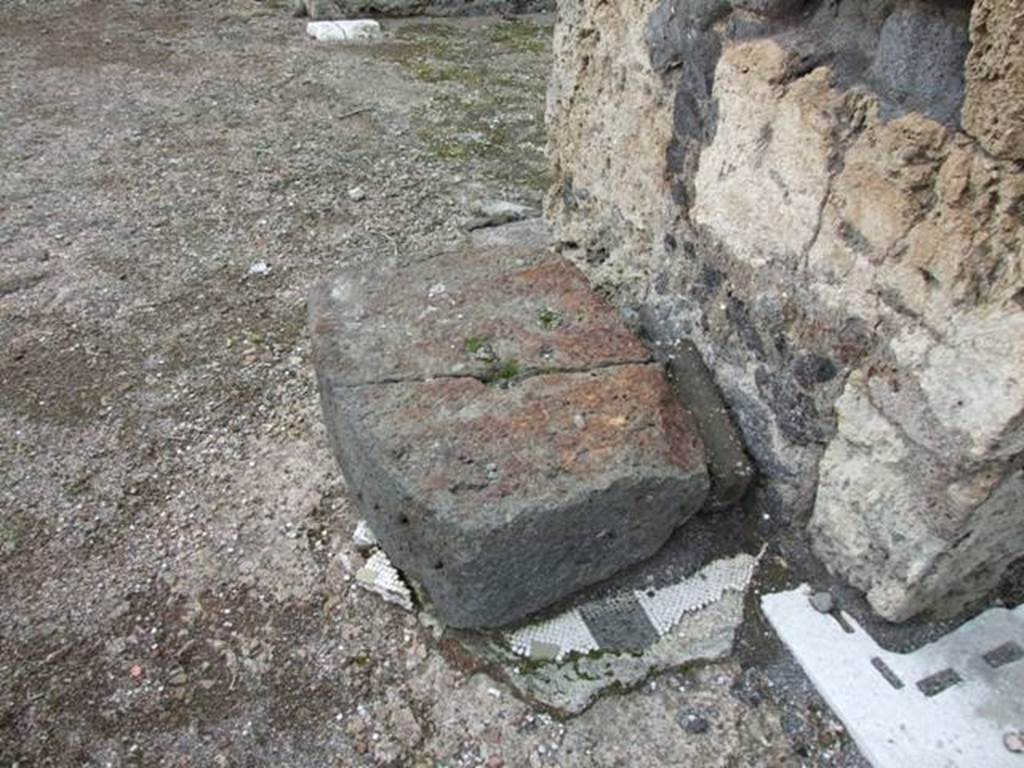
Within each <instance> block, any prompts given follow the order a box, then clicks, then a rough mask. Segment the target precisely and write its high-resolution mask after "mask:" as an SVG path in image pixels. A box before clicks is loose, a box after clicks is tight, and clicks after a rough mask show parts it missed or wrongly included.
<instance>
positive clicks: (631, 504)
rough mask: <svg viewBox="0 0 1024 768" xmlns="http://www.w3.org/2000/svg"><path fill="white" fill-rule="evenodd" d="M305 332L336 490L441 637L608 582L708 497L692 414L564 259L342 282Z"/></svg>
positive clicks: (356, 276) (446, 264) (319, 296)
mask: <svg viewBox="0 0 1024 768" xmlns="http://www.w3.org/2000/svg"><path fill="white" fill-rule="evenodd" d="M311 318H312V329H313V342H314V355H315V359H316V364H317V372H318V377H319V381H320V390H321V401H322V405H323V411H324V418H325V421H326V424H327V428H328V432H329V435H330V438H331V443H332V446H333V448H334V451H335V453H336V455H337V457H338V460H339V463H340V464H341V467H342V469H343V471H344V473H345V477H346V479H347V481H348V484H349V488H350V490H351V492H352V494H353V496H354V497H355V500H356V502H357V504H358V505H359V506H360V508H361V511H362V513H363V514H364V515H365V516H366V518H367V519H368V520H369V521H370V524H371V525H372V527H373V530H374V532H375V533H376V534H377V536H378V537H379V538H380V541H381V543H382V545H383V547H384V549H385V551H386V552H387V553H388V555H389V556H390V557H391V559H392V560H393V562H394V563H395V565H396V566H397V567H399V568H400V569H402V570H403V571H404V572H405V573H406V574H407V575H409V576H411V577H412V578H414V579H416V580H417V581H419V582H420V583H421V584H422V585H423V587H424V588H425V590H426V592H427V593H428V595H429V597H430V599H431V601H432V602H433V603H434V605H435V607H436V608H437V610H438V611H439V613H440V614H441V616H442V617H443V618H444V619H445V620H446V621H447V622H448V623H449V624H451V625H453V626H459V627H480V626H500V625H502V624H506V623H509V622H512V621H514V620H516V619H519V618H522V617H523V616H525V615H527V614H529V613H531V612H533V611H536V610H539V609H541V608H543V607H545V606H547V605H549V604H551V603H552V602H554V601H556V600H558V599H559V598H561V597H564V596H566V595H568V594H570V593H572V592H574V591H575V590H577V589H579V588H581V587H583V586H585V585H587V584H591V583H593V582H596V581H599V580H601V579H604V578H606V577H608V576H610V575H612V574H613V573H615V572H616V571H618V570H620V569H622V568H623V567H625V566H627V565H630V564H632V563H634V562H637V561H639V560H642V559H644V558H646V557H648V556H650V555H652V554H653V553H654V552H655V551H657V549H659V548H660V547H661V545H662V544H663V543H664V541H665V540H666V539H667V538H668V536H669V535H670V534H671V533H672V531H673V530H674V529H675V528H676V527H677V526H679V525H680V524H681V523H683V522H684V521H685V520H686V519H687V518H688V517H689V516H690V515H692V514H693V513H694V512H696V511H697V510H698V509H700V508H701V506H702V505H703V503H704V500H705V497H706V495H707V491H708V485H709V481H708V476H707V472H706V469H705V458H704V451H703V447H702V445H701V441H700V439H699V437H698V432H697V429H696V426H695V425H694V423H693V420H692V418H691V417H690V415H689V414H688V413H687V412H686V411H685V410H684V409H683V408H682V407H681V406H680V404H679V401H678V399H677V398H676V397H675V395H674V393H673V392H672V390H671V388H670V387H669V385H668V383H667V381H666V379H665V375H664V370H663V368H662V367H661V366H660V365H658V364H657V363H654V362H652V361H651V357H650V354H649V352H648V351H647V349H646V348H645V347H644V345H643V344H642V343H641V342H640V341H639V340H638V339H637V338H636V337H635V336H633V335H632V334H631V333H630V332H629V331H628V330H627V329H626V328H625V326H624V325H623V322H622V320H621V318H620V317H619V315H618V314H617V313H616V312H615V311H614V310H613V309H612V308H611V307H610V306H609V305H608V304H607V303H606V302H605V301H604V300H603V299H601V298H600V297H599V296H598V295H597V294H595V293H594V292H592V291H591V290H590V288H589V287H588V286H587V284H586V281H585V280H584V279H583V277H582V275H581V274H580V273H579V272H578V271H577V270H576V269H575V268H574V267H572V266H570V265H569V264H568V263H566V262H562V261H560V260H558V259H556V258H554V257H551V256H545V255H543V254H529V253H526V252H523V251H521V250H517V251H509V250H497V251H479V252H474V253H469V254H453V255H446V256H442V257H437V258H434V259H430V260H427V261H424V262H421V263H419V264H414V265H411V266H408V267H405V268H404V270H403V271H400V272H398V271H396V272H390V273H389V272H382V271H381V270H379V269H377V268H375V267H369V268H365V269H357V270H353V271H349V272H346V273H343V274H341V275H339V276H337V277H336V278H334V279H332V280H330V281H328V282H326V283H324V284H323V285H322V286H321V287H319V288H318V289H317V290H316V291H315V292H314V295H313V298H312V303H311ZM484 349H486V350H487V352H488V354H486V355H481V354H480V352H481V351H482V350H484Z"/></svg>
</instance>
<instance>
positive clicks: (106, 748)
mask: <svg viewBox="0 0 1024 768" xmlns="http://www.w3.org/2000/svg"><path fill="white" fill-rule="evenodd" d="M548 23H549V20H530V21H524V22H521V23H517V24H512V23H509V22H506V21H501V20H499V19H483V20H478V21H476V22H472V23H466V22H463V23H458V24H452V25H429V26H426V25H423V24H421V23H411V24H405V25H400V26H398V27H393V28H392V30H391V32H390V37H389V39H388V40H387V41H386V42H384V43H382V44H380V45H376V46H372V47H344V48H343V47H336V46H319V45H317V44H314V43H312V42H311V41H309V40H307V39H306V38H305V37H304V34H303V23H302V22H301V21H299V20H295V19H292V18H290V17H289V16H288V15H287V14H286V13H282V12H280V10H278V9H274V8H271V7H267V6H264V5H261V4H259V3H257V2H255V0H230V1H228V2H218V3H212V2H196V1H194V0H180V1H177V2H171V1H170V0H166V1H161V0H154V1H152V2H149V1H147V2H141V1H139V2H127V1H123V0H109V1H108V0H83V1H81V2H67V1H66V0H50V1H48V2H18V1H16V0H15V1H12V0H0V165H2V171H0V766H4V768H6V767H7V766H15V765H17V766H35V765H39V766H49V765H53V766H93V765H95V766H100V765H103V766H158V765H159V766H179V765H181V766H186V765H188V766H206V765H213V766H257V765H267V766H362V765H400V766H405V765H408V766H462V765H489V766H500V765H505V766H527V765H529V766H537V765H564V766H576V765H578V766H591V765H594V766H641V765H642V766H670V765H672V766H754V765H764V766H775V765H801V764H803V765H812V764H819V763H821V762H822V761H826V757H822V755H823V754H824V755H826V756H827V755H828V754H829V749H828V738H829V737H828V734H829V733H830V732H831V731H830V730H829V729H830V728H832V727H833V726H832V725H831V724H830V722H829V721H828V720H827V718H823V720H822V723H823V725H822V726H821V728H819V729H818V730H816V731H815V733H816V738H817V739H818V743H817V744H815V745H812V749H811V751H810V752H808V745H807V744H806V743H802V742H801V740H800V739H799V738H795V737H793V736H792V735H790V734H789V733H788V732H787V730H786V729H784V728H783V724H784V723H783V722H782V721H783V720H784V717H783V716H782V711H781V710H780V709H779V708H778V707H777V705H776V704H775V703H774V701H773V700H772V699H771V697H770V696H762V695H759V694H758V693H757V691H755V690H752V687H751V685H749V684H748V683H749V680H750V678H749V675H744V673H743V671H742V670H741V668H740V666H739V665H738V664H737V663H735V662H727V663H723V664H718V665H711V666H706V667H703V668H701V669H697V670H689V671H681V672H679V673H678V674H672V675H667V676H662V677H660V678H658V679H657V680H655V681H653V682H652V683H649V684H648V685H647V686H646V687H645V688H644V689H643V690H641V691H635V692H632V693H630V694H627V695H618V696H610V697H608V698H605V699H603V700H602V701H601V702H599V703H598V704H597V705H596V706H595V707H594V708H592V709H591V710H590V711H589V712H587V713H586V714H585V715H583V716H582V717H580V718H577V719H575V720H572V721H567V722H560V721H558V720H556V719H554V718H552V717H550V716H548V715H546V714H544V713H543V712H542V711H540V710H538V709H536V708H534V707H532V706H530V705H529V704H527V703H524V702H522V701H520V700H518V699H516V698H515V697H514V696H513V695H512V694H511V692H510V691H509V690H508V689H506V688H505V687H503V686H501V685H500V684H498V683H496V682H494V681H493V680H491V679H490V678H488V677H487V676H485V675H484V674H482V673H480V672H475V671H474V670H473V669H472V668H468V667H466V666H465V664H464V663H457V662H456V661H455V660H454V658H453V657H451V656H449V655H448V654H447V652H446V651H445V649H444V647H443V644H438V643H437V642H435V641H434V639H433V638H432V636H431V633H430V631H429V630H427V629H425V628H423V627H421V626H420V625H419V623H418V622H417V620H416V618H415V617H413V616H410V615H408V614H405V613H403V612H402V611H401V610H400V609H398V608H395V607H392V606H387V605H384V604H383V603H381V602H380V601H379V600H378V599H376V598H375V597H373V596H372V595H369V594H367V593H365V592H362V591H360V590H358V589H356V588H354V587H353V586H352V573H351V571H352V568H353V566H354V565H356V564H358V562H359V556H358V555H357V554H356V553H355V552H354V551H353V549H352V547H351V543H350V539H351V534H352V531H353V528H354V526H355V522H356V519H355V514H354V512H353V510H352V507H351V506H350V505H349V503H348V502H347V501H346V498H345V490H344V487H343V483H342V481H341V479H340V478H339V475H338V472H337V470H336V469H335V466H334V463H333V461H332V459H331V457H330V455H329V453H328V450H327V446H326V442H325V440H324V436H323V433H322V430H321V427H320V421H319V416H318V412H317V402H316V393H315V388H314V382H313V377H312V372H311V370H310V366H309V361H308V357H307V353H308V345H307V339H306V335H305V297H306V295H307V291H308V289H309V287H310V285H311V284H312V282H313V281H314V280H316V279H317V278H318V276H322V275H324V274H325V273H326V272H328V271H329V270H330V269H331V268H332V267H333V266H335V265H338V264H341V263H344V262H346V261H350V260H371V261H373V260H377V261H386V260H391V259H396V258H408V257H410V256H416V255H420V254H425V253H428V252H430V251H432V250H436V249H438V248H442V247H445V246H446V245H450V244H451V243H453V242H456V241H458V240H459V239H460V238H462V237H464V235H463V234H462V233H461V231H460V227H459V222H460V221H461V220H462V218H463V217H465V216H466V215H468V207H469V204H470V203H471V202H472V201H473V200H474V199H477V198H482V197H499V198H504V199H511V200H516V201H519V202H526V203H531V204H537V203H539V201H540V198H541V194H542V191H543V187H544V183H545V180H544V168H545V162H544V158H543V150H542V144H543V125H542V112H543V99H544V95H543V94H544V79H545V75H546V69H547V65H548V61H547V60H548V52H549V43H548V37H549V31H550V30H549V27H548V26H547V24H548ZM367 108H369V109H368V110H367V111H362V112H358V113H356V111H357V110H363V109H367ZM353 113H355V114H353ZM354 187H361V188H362V189H363V191H364V192H365V199H362V200H359V201H356V200H353V199H351V196H350V194H349V191H350V190H351V189H353V188H354ZM356 197H358V195H356ZM741 682H743V684H742V685H741V684H740V683H741ZM754 687H755V688H756V686H754ZM691 711H699V712H701V713H703V716H706V718H707V720H708V721H709V723H710V729H709V730H708V731H707V732H705V733H690V732H688V731H687V730H686V729H685V728H684V727H682V723H684V722H685V721H686V718H685V714H686V713H688V712H691ZM790 730H792V729H790ZM822 740H824V741H822ZM823 744H824V752H822V751H821V749H822V748H823V747H822V745H823ZM837 748H841V744H839V743H838V742H837ZM808 755H810V757H808Z"/></svg>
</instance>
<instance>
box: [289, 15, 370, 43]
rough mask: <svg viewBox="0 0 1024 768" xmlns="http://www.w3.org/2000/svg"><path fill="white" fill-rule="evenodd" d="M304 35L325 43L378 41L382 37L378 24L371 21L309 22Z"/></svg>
mask: <svg viewBox="0 0 1024 768" xmlns="http://www.w3.org/2000/svg"><path fill="white" fill-rule="evenodd" d="M306 34H307V35H309V36H310V37H312V38H314V39H316V40H319V41H320V42H322V43H325V42H342V43H345V42H360V41H370V40H378V39H380V38H381V36H382V34H383V33H382V32H381V29H380V24H378V23H377V22H376V21H373V20H372V19H353V20H351V21H311V22H309V23H308V24H307V25H306Z"/></svg>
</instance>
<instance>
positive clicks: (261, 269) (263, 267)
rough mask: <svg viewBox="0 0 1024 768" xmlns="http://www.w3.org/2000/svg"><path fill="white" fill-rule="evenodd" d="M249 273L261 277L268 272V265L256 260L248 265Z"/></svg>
mask: <svg viewBox="0 0 1024 768" xmlns="http://www.w3.org/2000/svg"><path fill="white" fill-rule="evenodd" d="M249 274H250V275H255V276H257V277H263V276H265V275H269V274H270V265H269V264H267V262H265V261H257V262H256V263H255V264H253V265H252V266H251V267H249Z"/></svg>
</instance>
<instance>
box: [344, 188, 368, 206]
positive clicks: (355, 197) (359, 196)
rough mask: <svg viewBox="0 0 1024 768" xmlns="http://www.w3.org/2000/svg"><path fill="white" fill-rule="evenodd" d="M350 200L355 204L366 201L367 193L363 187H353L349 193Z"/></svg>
mask: <svg viewBox="0 0 1024 768" xmlns="http://www.w3.org/2000/svg"><path fill="white" fill-rule="evenodd" d="M348 199H349V200H351V201H352V202H353V203H359V202H362V201H363V200H365V199H366V192H365V190H363V188H362V187H352V189H350V190H349V191H348Z"/></svg>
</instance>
